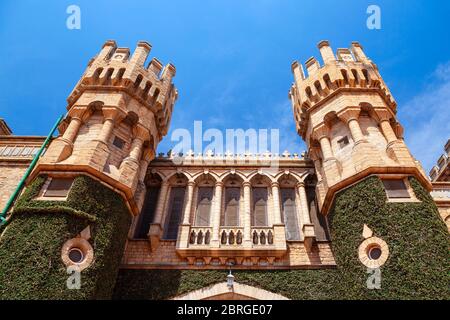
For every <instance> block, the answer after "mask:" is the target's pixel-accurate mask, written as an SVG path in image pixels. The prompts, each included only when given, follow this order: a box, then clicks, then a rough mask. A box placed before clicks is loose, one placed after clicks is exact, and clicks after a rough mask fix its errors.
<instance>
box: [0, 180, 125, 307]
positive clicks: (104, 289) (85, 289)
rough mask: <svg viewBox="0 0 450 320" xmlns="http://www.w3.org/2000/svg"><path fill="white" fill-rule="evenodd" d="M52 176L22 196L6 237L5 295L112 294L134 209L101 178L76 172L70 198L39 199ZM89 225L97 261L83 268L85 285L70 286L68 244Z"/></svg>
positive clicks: (0, 246) (0, 292) (1, 270)
mask: <svg viewBox="0 0 450 320" xmlns="http://www.w3.org/2000/svg"><path fill="white" fill-rule="evenodd" d="M45 178H46V177H43V176H41V177H38V178H36V179H35V180H34V181H33V182H32V183H31V184H30V185H29V186H28V188H27V189H26V191H25V192H24V194H23V195H22V196H21V198H20V199H19V200H18V202H17V204H16V207H15V209H14V212H13V214H12V217H11V220H10V222H9V223H8V225H7V227H6V229H5V230H4V233H3V234H2V237H1V240H0V299H108V298H110V297H111V295H112V290H113V288H114V285H115V280H116V278H117V273H118V268H119V264H120V260H121V258H122V253H123V251H124V246H125V241H126V237H127V233H128V229H129V227H130V223H131V215H130V213H129V211H128V209H127V207H126V205H125V203H124V201H123V200H122V198H121V197H120V196H119V195H118V194H117V193H115V192H114V191H112V190H111V189H109V188H107V187H105V186H104V185H102V184H101V183H99V182H97V181H95V180H93V179H91V178H89V177H86V176H79V177H77V178H75V180H74V182H73V185H72V188H71V190H70V192H69V195H68V197H67V201H64V202H61V201H37V200H33V198H34V197H35V196H36V195H37V194H38V193H39V191H40V189H41V187H42V185H43V183H44V182H45ZM88 225H90V227H91V239H90V240H89V242H90V243H91V245H92V247H93V248H94V262H93V263H92V265H91V266H90V267H89V268H87V269H85V270H83V271H82V272H81V289H80V290H73V289H72V290H69V289H67V286H66V281H67V278H68V277H69V274H67V272H66V267H65V265H64V264H63V262H62V260H61V248H62V246H63V244H64V243H65V242H66V241H67V240H69V239H71V238H74V237H76V236H77V235H78V234H79V233H80V231H82V230H83V229H84V228H86V227H87V226H88Z"/></svg>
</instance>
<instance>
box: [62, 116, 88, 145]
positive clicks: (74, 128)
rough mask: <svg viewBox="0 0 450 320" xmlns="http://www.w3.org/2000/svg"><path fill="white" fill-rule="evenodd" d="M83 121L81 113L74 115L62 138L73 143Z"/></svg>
mask: <svg viewBox="0 0 450 320" xmlns="http://www.w3.org/2000/svg"><path fill="white" fill-rule="evenodd" d="M82 123H83V121H82V120H81V116H80V115H79V114H76V115H74V116H73V117H72V118H71V120H70V123H69V126H68V127H67V129H66V131H64V134H63V136H62V139H64V140H66V141H68V142H70V143H73V142H74V141H75V138H76V136H77V134H78V130H80V127H81V124H82Z"/></svg>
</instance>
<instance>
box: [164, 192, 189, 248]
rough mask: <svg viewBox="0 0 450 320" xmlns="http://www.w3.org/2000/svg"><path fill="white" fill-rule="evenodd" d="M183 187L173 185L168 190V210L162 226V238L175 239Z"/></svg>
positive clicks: (180, 212)
mask: <svg viewBox="0 0 450 320" xmlns="http://www.w3.org/2000/svg"><path fill="white" fill-rule="evenodd" d="M184 191H185V188H184V187H173V188H172V189H171V191H170V198H169V210H168V211H167V218H166V223H165V228H164V239H166V240H176V239H177V236H178V225H179V224H180V221H181V216H182V212H183V203H184Z"/></svg>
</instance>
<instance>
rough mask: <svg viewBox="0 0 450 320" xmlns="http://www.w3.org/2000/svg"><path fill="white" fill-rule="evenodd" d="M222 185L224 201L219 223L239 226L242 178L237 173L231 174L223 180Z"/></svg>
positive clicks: (227, 225)
mask: <svg viewBox="0 0 450 320" xmlns="http://www.w3.org/2000/svg"><path fill="white" fill-rule="evenodd" d="M224 185H225V192H224V203H223V211H222V216H221V219H220V225H221V226H226V227H238V226H240V211H241V210H240V206H241V185H242V179H241V178H240V177H238V176H237V175H233V176H231V177H229V178H228V179H226V180H225V182H224Z"/></svg>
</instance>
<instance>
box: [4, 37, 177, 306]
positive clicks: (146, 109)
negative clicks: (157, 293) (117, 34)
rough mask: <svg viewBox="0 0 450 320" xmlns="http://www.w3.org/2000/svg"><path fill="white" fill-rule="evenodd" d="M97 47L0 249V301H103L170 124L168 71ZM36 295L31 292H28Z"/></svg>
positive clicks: (140, 53)
mask: <svg viewBox="0 0 450 320" xmlns="http://www.w3.org/2000/svg"><path fill="white" fill-rule="evenodd" d="M150 49H151V46H150V44H148V43H147V42H142V41H141V42H139V43H138V45H137V48H136V49H135V51H134V53H133V54H132V55H131V56H130V50H129V49H128V48H117V46H116V43H115V42H114V41H107V42H106V43H105V44H104V45H103V48H102V50H101V51H100V53H99V54H98V55H97V56H96V57H95V58H94V59H92V60H91V61H90V62H89V65H88V68H87V70H86V71H85V73H84V74H83V75H82V77H81V79H80V81H79V82H78V83H77V85H76V86H75V89H74V90H73V91H72V93H71V94H70V96H69V98H68V99H67V100H68V106H67V115H66V117H65V119H64V120H63V122H62V123H61V124H60V126H59V132H60V135H59V136H58V137H57V138H56V139H55V140H53V141H52V142H51V144H50V145H49V147H48V149H47V150H46V152H45V154H44V156H43V157H42V158H40V160H39V162H38V164H37V166H36V167H35V169H34V170H33V172H32V174H31V175H30V177H29V178H28V181H27V188H26V190H25V191H24V193H23V194H22V195H21V197H20V198H19V199H18V201H17V202H16V204H15V207H14V209H13V212H12V214H11V215H10V216H9V217H8V219H7V226H6V228H5V229H4V232H3V233H2V239H1V241H0V257H1V260H2V263H1V265H0V283H1V284H0V298H2V299H6V298H8V299H11V298H23V297H27V298H34V299H108V298H111V295H112V292H113V288H114V285H115V280H116V278H117V273H118V270H119V265H120V262H121V259H122V255H123V252H124V248H125V243H126V240H127V237H128V234H129V230H130V225H131V221H132V217H133V216H136V215H138V214H139V213H140V211H141V208H142V206H143V203H144V199H145V193H146V187H145V185H144V177H145V174H146V171H147V167H148V164H149V162H150V161H151V160H152V159H153V158H154V155H155V150H156V147H157V145H158V143H159V142H160V141H161V139H162V137H163V136H164V135H166V133H167V130H168V126H169V123H170V119H171V115H172V110H173V106H174V103H175V100H176V99H177V90H176V88H175V86H174V85H173V83H172V78H173V77H174V76H175V67H174V66H173V65H171V64H168V65H166V66H165V67H163V65H162V64H161V62H159V61H158V60H157V59H156V58H153V59H152V60H151V61H150V63H149V64H148V66H147V65H145V61H146V59H147V56H148V54H149V52H150ZM39 287H40V288H45V290H36V288H39Z"/></svg>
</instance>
